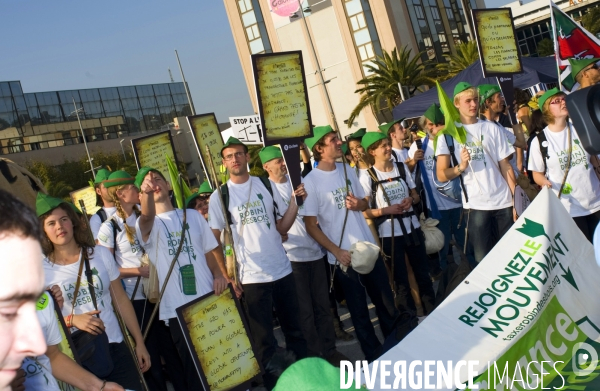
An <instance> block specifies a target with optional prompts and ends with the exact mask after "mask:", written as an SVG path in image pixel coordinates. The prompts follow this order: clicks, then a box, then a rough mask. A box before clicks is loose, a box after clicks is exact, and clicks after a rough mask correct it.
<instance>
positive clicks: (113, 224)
mask: <svg viewBox="0 0 600 391" xmlns="http://www.w3.org/2000/svg"><path fill="white" fill-rule="evenodd" d="M109 223H110V226H111V227H112V231H113V256H114V257H115V259H117V231H119V232H121V228H119V224H117V222H116V221H115V219H114V218H112V219H110V221H109ZM125 224H127V222H125Z"/></svg>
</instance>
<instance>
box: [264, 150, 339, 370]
mask: <svg viewBox="0 0 600 391" xmlns="http://www.w3.org/2000/svg"><path fill="white" fill-rule="evenodd" d="M259 156H260V161H261V163H262V164H263V168H264V169H265V171H266V172H267V173H268V174H269V180H270V181H271V184H272V186H273V187H275V188H277V191H279V194H280V195H281V198H282V199H283V202H285V203H286V205H289V204H290V203H291V202H292V201H291V198H292V197H293V194H292V193H293V191H292V183H291V181H290V178H289V177H288V175H287V167H286V165H285V161H284V160H283V155H282V154H281V150H280V149H279V147H277V146H268V147H264V148H263V149H261V151H260V152H259ZM301 186H302V185H301ZM299 209H303V207H302V206H301V207H300V208H299ZM287 235H288V239H287V240H286V241H285V242H283V247H284V248H285V251H286V252H287V255H288V258H289V259H290V261H291V262H292V275H293V276H294V280H295V282H296V294H297V295H298V304H299V306H300V327H301V328H302V332H303V333H304V337H305V338H306V342H307V345H308V354H309V355H310V356H321V357H324V358H325V359H327V360H328V361H330V362H331V363H332V364H333V365H336V366H339V365H340V364H339V362H340V360H348V358H346V357H345V356H343V355H342V354H341V353H339V352H338V351H337V350H336V348H335V331H334V328H333V316H332V314H331V311H330V310H329V300H328V293H327V272H326V270H325V264H324V263H323V256H324V254H323V250H322V249H321V246H320V245H319V243H317V242H315V240H314V239H313V238H312V237H311V236H310V235H308V233H307V232H306V227H305V226H304V221H302V217H300V216H299V215H298V216H296V219H295V221H294V224H293V225H292V227H291V228H290V230H289V231H288V233H287Z"/></svg>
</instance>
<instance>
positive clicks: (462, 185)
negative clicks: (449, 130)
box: [444, 134, 469, 202]
mask: <svg viewBox="0 0 600 391" xmlns="http://www.w3.org/2000/svg"><path fill="white" fill-rule="evenodd" d="M444 138H445V139H446V145H448V151H450V159H451V160H452V167H456V166H458V165H459V164H458V159H457V158H456V156H455V155H454V139H453V138H452V136H449V135H447V134H445V135H444ZM458 180H459V181H460V188H461V189H462V191H463V195H464V196H465V202H469V196H468V195H467V189H466V188H465V183H464V182H463V177H462V174H458Z"/></svg>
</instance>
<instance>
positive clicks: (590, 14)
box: [538, 7, 600, 51]
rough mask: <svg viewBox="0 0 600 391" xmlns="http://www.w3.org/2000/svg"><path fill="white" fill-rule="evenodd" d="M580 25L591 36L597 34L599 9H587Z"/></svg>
mask: <svg viewBox="0 0 600 391" xmlns="http://www.w3.org/2000/svg"><path fill="white" fill-rule="evenodd" d="M581 25H582V26H583V28H584V29H586V30H587V31H589V32H590V33H592V34H593V35H596V34H598V33H599V32H600V8H598V7H594V8H588V11H587V12H586V13H585V15H583V17H582V18H581ZM538 51H539V49H538Z"/></svg>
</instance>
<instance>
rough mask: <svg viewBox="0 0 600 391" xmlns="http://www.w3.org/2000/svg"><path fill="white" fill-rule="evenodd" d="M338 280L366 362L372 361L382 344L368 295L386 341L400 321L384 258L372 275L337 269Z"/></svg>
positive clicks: (376, 265)
mask: <svg viewBox="0 0 600 391" xmlns="http://www.w3.org/2000/svg"><path fill="white" fill-rule="evenodd" d="M335 278H336V279H337V280H338V281H339V282H340V284H341V285H342V287H343V289H344V294H345V295H346V303H347V304H348V311H350V316H351V317H352V324H353V325H354V329H355V330H356V337H357V338H358V342H359V343H360V347H361V349H362V351H363V353H364V354H365V358H366V359H367V360H368V361H373V360H375V359H376V358H377V357H378V352H379V351H380V349H379V348H380V347H381V342H379V339H378V338H377V335H375V329H374V328H373V323H371V316H370V315H369V309H368V307H367V294H369V297H370V298H371V302H372V303H373V304H374V305H375V312H376V313H377V317H378V318H379V324H380V325H381V331H382V332H383V336H384V338H387V336H388V335H390V334H391V332H392V331H393V329H394V323H395V322H396V318H397V317H398V310H397V309H396V306H395V305H394V296H393V294H392V288H391V287H390V282H389V279H388V274H387V271H386V270H385V265H384V263H383V259H382V258H381V255H380V256H379V258H377V261H376V262H375V267H374V268H373V270H372V271H371V273H369V274H358V273H357V272H355V271H354V269H353V268H349V269H348V270H347V271H346V272H343V271H342V270H341V269H340V267H339V266H338V267H337V268H336V269H335ZM365 289H366V291H365Z"/></svg>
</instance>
